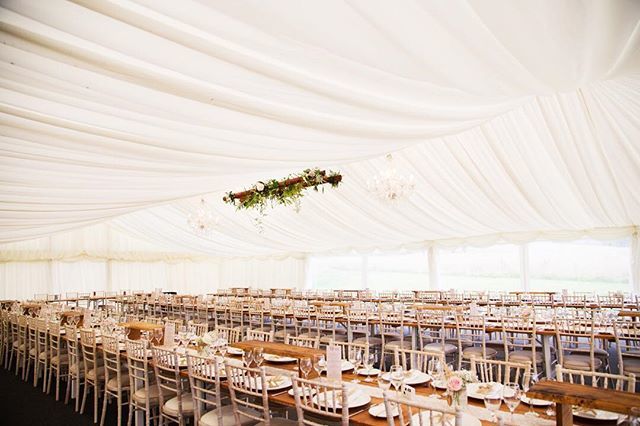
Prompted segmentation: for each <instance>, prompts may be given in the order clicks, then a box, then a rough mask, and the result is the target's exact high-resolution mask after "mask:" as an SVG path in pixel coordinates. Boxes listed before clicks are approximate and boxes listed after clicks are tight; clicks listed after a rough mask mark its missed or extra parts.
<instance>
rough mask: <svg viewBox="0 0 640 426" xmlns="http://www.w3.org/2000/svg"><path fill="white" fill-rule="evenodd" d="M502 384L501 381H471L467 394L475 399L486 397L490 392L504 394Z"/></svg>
mask: <svg viewBox="0 0 640 426" xmlns="http://www.w3.org/2000/svg"><path fill="white" fill-rule="evenodd" d="M502 387H503V386H502V385H501V384H500V383H495V382H488V383H469V384H467V396H468V397H469V398H473V399H484V397H485V396H487V395H489V394H498V395H500V396H502Z"/></svg>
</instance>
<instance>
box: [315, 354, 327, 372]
mask: <svg viewBox="0 0 640 426" xmlns="http://www.w3.org/2000/svg"><path fill="white" fill-rule="evenodd" d="M325 365H326V361H325V360H324V355H322V354H315V355H314V356H313V369H314V370H316V373H318V377H320V375H321V374H322V370H324V367H325Z"/></svg>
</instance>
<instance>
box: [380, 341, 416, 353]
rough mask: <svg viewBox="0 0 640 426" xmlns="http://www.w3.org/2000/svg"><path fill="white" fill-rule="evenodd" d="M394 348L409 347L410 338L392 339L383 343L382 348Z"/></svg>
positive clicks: (386, 349)
mask: <svg viewBox="0 0 640 426" xmlns="http://www.w3.org/2000/svg"><path fill="white" fill-rule="evenodd" d="M395 348H400V349H411V340H392V341H390V342H387V343H385V344H384V350H385V351H388V350H393V349H395Z"/></svg>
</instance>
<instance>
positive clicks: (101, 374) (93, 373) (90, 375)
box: [85, 365, 104, 381]
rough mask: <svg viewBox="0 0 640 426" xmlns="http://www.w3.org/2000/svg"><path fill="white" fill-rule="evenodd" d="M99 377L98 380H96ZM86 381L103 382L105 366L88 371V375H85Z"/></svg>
mask: <svg viewBox="0 0 640 426" xmlns="http://www.w3.org/2000/svg"><path fill="white" fill-rule="evenodd" d="M96 376H97V379H96ZM85 378H86V379H89V380H94V381H95V380H103V379H104V365H101V366H99V367H98V368H92V369H91V370H89V371H87V374H86V375H85Z"/></svg>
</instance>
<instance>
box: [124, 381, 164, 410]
mask: <svg viewBox="0 0 640 426" xmlns="http://www.w3.org/2000/svg"><path fill="white" fill-rule="evenodd" d="M162 393H163V394H164V397H165V398H168V397H170V396H171V394H172V392H171V391H170V390H168V389H164V388H163V389H162ZM146 398H147V390H146V389H144V388H142V389H138V390H137V391H135V392H134V393H133V400H134V401H135V402H136V403H137V404H140V405H144V404H145V400H146ZM159 399H160V389H159V388H158V385H156V384H155V383H151V384H149V404H150V405H158V401H159Z"/></svg>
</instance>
